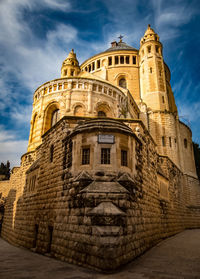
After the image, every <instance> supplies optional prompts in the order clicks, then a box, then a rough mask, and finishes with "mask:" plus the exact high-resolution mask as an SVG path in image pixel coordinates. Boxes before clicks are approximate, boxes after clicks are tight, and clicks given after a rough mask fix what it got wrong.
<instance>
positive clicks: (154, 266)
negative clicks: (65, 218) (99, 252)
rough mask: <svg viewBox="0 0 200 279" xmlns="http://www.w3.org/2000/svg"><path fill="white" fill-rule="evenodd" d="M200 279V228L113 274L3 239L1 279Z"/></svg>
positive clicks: (152, 250)
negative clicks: (40, 252)
mask: <svg viewBox="0 0 200 279" xmlns="http://www.w3.org/2000/svg"><path fill="white" fill-rule="evenodd" d="M35 278H37V279H46V278H47V279H135V278H136V279H200V229H196V230H186V231H184V232H181V233H179V234H177V235H175V236H173V237H171V238H168V239H166V240H164V241H162V242H160V243H159V244H158V245H156V246H155V247H153V248H152V249H150V250H149V251H147V252H146V253H145V254H144V255H142V256H141V257H139V258H137V259H136V260H135V261H133V262H131V263H129V264H128V265H126V266H124V267H122V268H121V269H120V270H118V271H117V272H116V273H114V274H102V273H99V272H96V271H92V270H89V269H86V268H81V267H77V266H75V265H71V264H68V263H65V262H61V261H57V260H55V259H52V258H49V257H45V256H42V255H39V254H36V253H33V252H31V251H29V250H26V249H24V248H19V247H15V246H12V245H10V244H8V243H7V242H5V241H4V240H3V239H0V279H35Z"/></svg>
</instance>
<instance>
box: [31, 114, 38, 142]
mask: <svg viewBox="0 0 200 279" xmlns="http://www.w3.org/2000/svg"><path fill="white" fill-rule="evenodd" d="M37 117H38V116H37V113H35V115H34V117H33V121H32V125H31V135H30V143H32V142H33V139H34V138H35V136H36V127H37Z"/></svg>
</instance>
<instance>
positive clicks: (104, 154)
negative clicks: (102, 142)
mask: <svg viewBox="0 0 200 279" xmlns="http://www.w3.org/2000/svg"><path fill="white" fill-rule="evenodd" d="M101 164H107V165H109V164H110V148H101Z"/></svg>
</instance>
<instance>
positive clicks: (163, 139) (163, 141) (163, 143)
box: [162, 137, 165, 146]
mask: <svg viewBox="0 0 200 279" xmlns="http://www.w3.org/2000/svg"><path fill="white" fill-rule="evenodd" d="M162 146H165V137H162Z"/></svg>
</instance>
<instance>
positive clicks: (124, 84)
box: [118, 77, 127, 89]
mask: <svg viewBox="0 0 200 279" xmlns="http://www.w3.org/2000/svg"><path fill="white" fill-rule="evenodd" d="M118 85H119V86H120V87H122V88H125V89H126V88H127V81H126V79H125V77H121V78H120V79H119V81H118Z"/></svg>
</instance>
